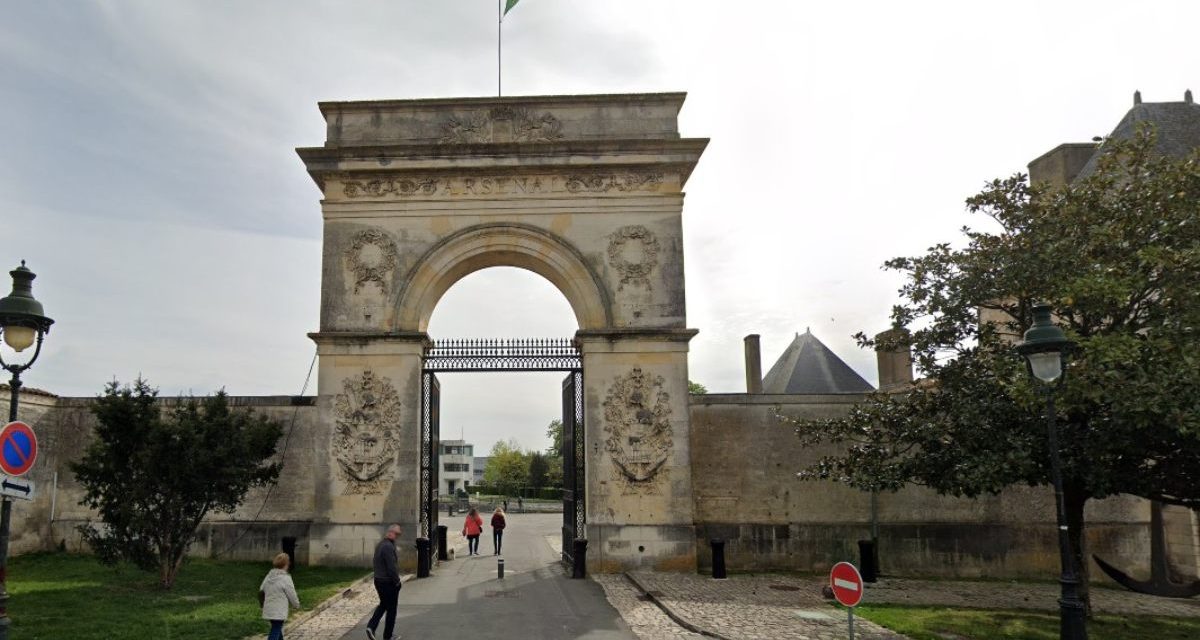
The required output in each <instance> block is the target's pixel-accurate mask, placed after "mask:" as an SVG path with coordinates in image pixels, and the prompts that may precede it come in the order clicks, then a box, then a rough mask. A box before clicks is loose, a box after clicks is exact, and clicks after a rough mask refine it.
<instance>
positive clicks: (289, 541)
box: [283, 536, 296, 573]
mask: <svg viewBox="0 0 1200 640" xmlns="http://www.w3.org/2000/svg"><path fill="white" fill-rule="evenodd" d="M283 552H284V553H286V554H288V573H291V572H292V569H294V568H295V567H296V536H284V537H283Z"/></svg>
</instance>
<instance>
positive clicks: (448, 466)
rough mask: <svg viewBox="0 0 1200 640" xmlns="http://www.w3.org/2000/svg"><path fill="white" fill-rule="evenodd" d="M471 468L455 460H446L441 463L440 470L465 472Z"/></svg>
mask: <svg viewBox="0 0 1200 640" xmlns="http://www.w3.org/2000/svg"><path fill="white" fill-rule="evenodd" d="M470 470H471V465H469V464H460V463H457V462H446V463H443V464H442V471H446V472H451V473H452V472H460V473H465V472H467V471H470Z"/></svg>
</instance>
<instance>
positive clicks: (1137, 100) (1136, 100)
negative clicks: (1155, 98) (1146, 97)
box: [1133, 91, 1142, 106]
mask: <svg viewBox="0 0 1200 640" xmlns="http://www.w3.org/2000/svg"><path fill="white" fill-rule="evenodd" d="M1141 103H1142V92H1141V91H1134V92H1133V104H1134V106H1137V105H1139V104H1141Z"/></svg>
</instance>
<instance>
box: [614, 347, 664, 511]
mask: <svg viewBox="0 0 1200 640" xmlns="http://www.w3.org/2000/svg"><path fill="white" fill-rule="evenodd" d="M670 402H671V398H670V396H669V395H668V394H667V392H666V391H663V378H662V376H656V375H652V374H647V373H645V372H643V371H642V369H641V367H634V368H633V369H632V370H630V372H629V373H627V374H625V375H623V376H620V377H618V378H617V380H616V381H615V382H614V383H613V385H612V386H611V387H609V390H608V397H607V398H605V400H604V432H605V433H606V434H608V437H607V439H606V440H605V441H604V446H605V448H606V449H607V450H608V452H609V453H610V454H611V455H612V460H613V464H615V465H616V467H617V469H618V470H620V472H621V475H620V478H622V479H623V480H624V481H625V484H626V488H627V490H629V491H646V490H650V489H651V488H653V487H654V484H655V483H654V481H655V480H657V479H658V478H660V477H663V476H662V475H660V474H659V472H660V471H664V473H665V470H663V468H662V467H663V464H664V463H666V461H667V458H668V457H670V455H671V421H670V416H671V404H670Z"/></svg>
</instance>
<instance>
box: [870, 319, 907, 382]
mask: <svg viewBox="0 0 1200 640" xmlns="http://www.w3.org/2000/svg"><path fill="white" fill-rule="evenodd" d="M875 340H876V341H877V342H885V343H890V344H889V345H888V346H887V347H884V346H882V345H877V346H876V347H875V357H876V359H877V361H878V363H879V390H880V391H888V390H891V389H896V388H898V387H905V386H908V385H910V384H912V381H913V361H912V347H911V346H909V344H908V342H909V333H908V331H907V330H905V329H888V330H887V331H883V332H881V333H877V334H875Z"/></svg>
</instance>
